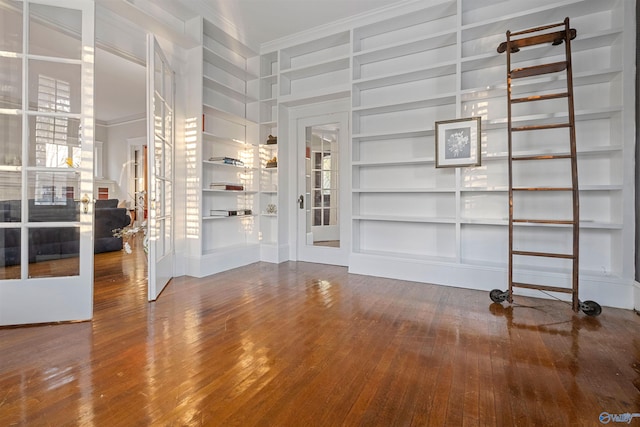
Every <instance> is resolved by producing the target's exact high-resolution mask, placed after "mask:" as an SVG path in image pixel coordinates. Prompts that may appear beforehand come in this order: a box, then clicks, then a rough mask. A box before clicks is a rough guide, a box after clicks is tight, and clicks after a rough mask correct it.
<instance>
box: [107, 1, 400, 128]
mask: <svg viewBox="0 0 640 427" xmlns="http://www.w3.org/2000/svg"><path fill="white" fill-rule="evenodd" d="M183 1H185V0H183ZM203 1H205V2H206V4H207V6H208V7H209V9H210V12H213V13H215V14H216V15H218V16H219V17H221V18H223V19H224V20H227V21H229V22H230V23H232V24H233V25H234V26H235V27H236V28H237V30H238V31H239V32H241V33H243V34H244V36H245V37H246V40H248V41H250V42H251V43H252V44H253V45H254V46H260V45H261V44H264V43H267V42H270V41H273V40H276V39H279V38H282V37H286V36H289V35H292V34H295V33H299V32H301V31H304V30H307V29H310V28H313V27H318V26H322V25H325V24H328V23H331V22H335V21H339V20H344V19H347V18H350V17H353V16H355V15H359V14H363V13H367V12H370V11H373V10H375V9H379V8H382V7H388V6H390V5H392V4H394V3H401V2H405V1H407V0H203ZM158 4H159V5H163V4H164V5H172V7H174V8H175V7H176V5H177V4H178V3H175V2H173V0H172V1H169V0H161V1H160V2H159V3H158ZM186 4H189V5H196V4H197V2H195V1H193V0H188V1H186ZM167 12H168V13H171V15H172V16H174V17H176V18H178V19H186V18H187V17H188V16H189V15H190V14H192V13H195V12H194V11H193V10H191V11H189V12H185V13H182V14H181V16H177V12H176V11H175V10H173V11H170V10H168V8H167ZM95 82H96V118H97V119H98V120H99V121H101V122H106V123H114V122H119V121H123V120H127V119H129V118H132V117H139V116H141V115H143V114H144V113H145V108H146V107H145V91H146V89H145V85H146V83H145V70H144V67H142V66H141V65H139V64H136V63H133V62H130V61H128V60H125V59H123V58H121V57H119V56H117V55H114V54H111V53H109V52H106V51H104V50H101V49H97V50H96V74H95Z"/></svg>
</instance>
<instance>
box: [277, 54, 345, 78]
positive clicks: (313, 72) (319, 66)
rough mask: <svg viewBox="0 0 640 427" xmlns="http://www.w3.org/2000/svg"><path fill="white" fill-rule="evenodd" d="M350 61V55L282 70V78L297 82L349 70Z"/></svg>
mask: <svg viewBox="0 0 640 427" xmlns="http://www.w3.org/2000/svg"><path fill="white" fill-rule="evenodd" d="M349 60H350V57H349V55H342V56H339V57H337V58H332V59H331V60H328V61H322V62H316V63H313V64H309V65H305V66H302V67H296V68H289V69H286V70H281V71H280V76H281V77H286V78H288V79H291V80H297V79H306V78H308V77H313V76H317V75H320V74H326V73H331V72H334V71H339V70H347V69H348V68H349Z"/></svg>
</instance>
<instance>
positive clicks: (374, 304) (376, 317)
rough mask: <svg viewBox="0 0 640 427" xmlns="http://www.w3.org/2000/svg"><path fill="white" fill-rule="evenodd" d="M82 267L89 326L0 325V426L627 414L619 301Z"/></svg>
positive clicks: (252, 273)
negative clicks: (582, 306) (153, 295)
mask: <svg viewBox="0 0 640 427" xmlns="http://www.w3.org/2000/svg"><path fill="white" fill-rule="evenodd" d="M96 265H97V266H98V267H96V283H95V318H94V320H93V321H92V322H85V323H75V324H62V325H47V326H34V327H22V328H5V329H0V425H2V426H12V425H24V426H40V425H42V426H66V425H70V426H73V425H80V426H109V427H112V426H200V425H207V426H516V425H518V426H527V425H532V426H534V425H535V426H578V425H586V426H590V425H593V426H597V425H601V423H600V422H599V416H600V414H601V413H603V412H607V413H609V414H623V413H632V414H633V413H639V412H640V390H639V388H640V317H639V316H637V315H636V314H635V313H633V312H631V311H625V310H617V309H611V308H606V307H605V308H604V310H603V313H602V315H601V316H600V317H597V318H589V317H586V316H585V315H583V314H574V313H573V312H572V311H571V309H570V307H569V306H567V305H565V304H563V303H559V302H555V301H548V300H539V299H526V298H518V302H519V303H520V304H524V305H518V306H508V305H506V304H505V306H504V307H503V306H500V305H495V304H491V303H490V300H489V296H488V293H487V292H479V291H470V290H462V289H456V288H447V287H439V286H431V285H425V284H420V283H412V282H402V281H397V280H388V279H382V278H374V277H366V276H359V275H350V274H348V273H347V271H346V269H345V268H343V267H333V266H326V265H317V264H309V263H296V262H289V263H284V264H281V265H273V264H267V263H257V264H253V265H250V266H247V267H243V268H239V269H236V270H232V271H228V272H225V273H221V274H218V275H215V276H211V277H207V278H203V279H195V278H190V277H181V278H176V279H174V280H173V281H172V282H171V283H170V284H169V286H168V287H167V289H166V290H165V291H164V292H163V294H162V295H161V296H160V299H159V300H158V301H157V302H155V303H152V304H149V303H147V302H146V300H145V298H146V282H145V271H144V263H143V262H142V261H141V260H140V259H136V256H135V255H132V256H127V255H124V256H122V254H121V253H119V252H115V253H109V254H99V255H98V256H96ZM637 424H640V419H633V420H632V422H631V425H637ZM612 425H614V424H612Z"/></svg>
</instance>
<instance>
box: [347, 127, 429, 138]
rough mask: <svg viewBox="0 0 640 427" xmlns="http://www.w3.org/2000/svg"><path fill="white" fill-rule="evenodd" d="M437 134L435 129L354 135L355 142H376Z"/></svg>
mask: <svg viewBox="0 0 640 427" xmlns="http://www.w3.org/2000/svg"><path fill="white" fill-rule="evenodd" d="M434 133H435V129H434V128H433V127H428V128H423V129H406V130H402V131H395V132H367V133H356V134H353V135H352V139H353V140H354V141H374V140H381V139H396V138H420V137H424V136H430V135H433V134H434Z"/></svg>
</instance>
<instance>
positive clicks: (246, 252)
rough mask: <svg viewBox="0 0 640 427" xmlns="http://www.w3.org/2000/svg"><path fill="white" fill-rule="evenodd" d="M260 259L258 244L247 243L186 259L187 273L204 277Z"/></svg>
mask: <svg viewBox="0 0 640 427" xmlns="http://www.w3.org/2000/svg"><path fill="white" fill-rule="evenodd" d="M258 261H260V245H258V244H255V245H247V246H239V247H233V248H224V249H221V250H219V251H212V252H210V253H207V254H204V255H202V256H201V257H190V258H187V260H186V264H187V265H186V266H187V274H188V275H189V276H194V277H205V276H210V275H212V274H216V273H220V272H223V271H227V270H231V269H232V268H238V267H243V266H245V265H249V264H253V263H254V262H258Z"/></svg>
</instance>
